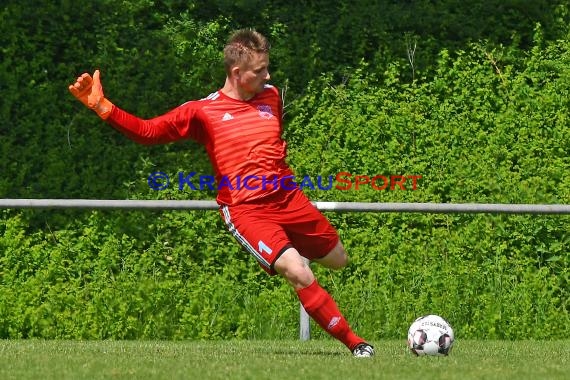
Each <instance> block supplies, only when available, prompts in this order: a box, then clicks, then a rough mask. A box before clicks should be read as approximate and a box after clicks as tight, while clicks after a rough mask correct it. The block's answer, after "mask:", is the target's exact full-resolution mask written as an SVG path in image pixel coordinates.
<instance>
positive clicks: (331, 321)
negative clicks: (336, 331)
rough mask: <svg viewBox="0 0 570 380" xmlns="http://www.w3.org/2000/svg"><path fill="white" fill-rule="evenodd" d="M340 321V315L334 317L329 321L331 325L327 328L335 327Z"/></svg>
mask: <svg viewBox="0 0 570 380" xmlns="http://www.w3.org/2000/svg"><path fill="white" fill-rule="evenodd" d="M339 321H340V317H332V319H331V320H330V322H329V325H328V326H327V330H330V329H332V328H333V327H335V326H336V325H337V324H338V322H339Z"/></svg>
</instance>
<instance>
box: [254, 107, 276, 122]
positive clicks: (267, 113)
mask: <svg viewBox="0 0 570 380" xmlns="http://www.w3.org/2000/svg"><path fill="white" fill-rule="evenodd" d="M257 110H258V111H259V117H261V118H263V119H271V118H272V117H273V111H272V110H271V106H269V105H267V104H260V105H258V106H257Z"/></svg>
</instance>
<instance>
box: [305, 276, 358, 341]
mask: <svg viewBox="0 0 570 380" xmlns="http://www.w3.org/2000/svg"><path fill="white" fill-rule="evenodd" d="M297 295H298V296H299V300H300V301H301V304H302V305H303V307H304V308H305V310H306V311H307V314H309V315H310V316H311V318H313V319H314V320H315V322H317V323H318V324H319V326H321V327H322V328H323V329H324V330H325V331H326V332H327V333H329V334H330V335H332V336H333V337H335V338H336V339H338V340H340V341H341V342H342V343H344V344H345V346H347V347H348V348H349V349H350V350H351V351H352V349H354V347H356V345H357V344H358V343H362V342H364V339H362V338H360V337H359V336H357V335H356V334H355V333H354V332H353V331H352V330H351V329H350V326H349V325H348V322H347V321H346V319H344V317H343V315H342V314H341V313H340V311H339V310H338V306H337V305H336V302H335V301H334V300H333V299H332V297H331V296H330V294H329V293H327V291H326V290H324V289H323V288H321V286H320V285H319V284H318V283H317V280H315V281H313V283H311V285H309V286H307V287H306V288H303V289H299V290H297Z"/></svg>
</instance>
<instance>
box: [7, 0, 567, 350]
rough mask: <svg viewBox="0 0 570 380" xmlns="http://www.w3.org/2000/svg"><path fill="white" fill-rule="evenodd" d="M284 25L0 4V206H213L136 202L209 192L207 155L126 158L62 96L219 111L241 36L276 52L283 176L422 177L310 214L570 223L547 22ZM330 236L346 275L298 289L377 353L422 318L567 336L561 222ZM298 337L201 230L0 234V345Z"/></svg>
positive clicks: (153, 224)
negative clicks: (161, 185)
mask: <svg viewBox="0 0 570 380" xmlns="http://www.w3.org/2000/svg"><path fill="white" fill-rule="evenodd" d="M281 3H282V2H264V3H263V4H264V5H265V7H258V6H255V5H256V4H257V3H256V2H253V3H251V4H250V3H248V4H250V5H248V4H245V3H244V4H243V5H240V3H237V4H236V3H235V2H226V1H207V2H194V3H193V4H194V6H189V5H187V2H183V1H162V2H160V1H159V2H156V1H155V2H151V1H146V0H137V1H128V2H122V3H121V4H120V6H119V5H117V2H114V1H99V2H84V1H77V2H72V1H61V2H59V3H57V4H47V3H46V4H43V5H41V6H38V5H37V4H35V2H34V4H32V2H30V1H24V2H21V1H20V2H17V3H16V2H15V1H11V2H9V3H8V4H7V5H6V7H4V8H3V10H2V11H0V31H1V32H2V33H0V46H2V49H1V50H0V54H1V56H2V60H0V89H1V90H2V95H3V99H2V102H0V120H2V121H1V122H0V123H1V124H0V133H1V136H2V139H1V141H0V152H1V154H2V157H3V158H4V159H3V160H1V161H0V172H1V173H2V177H1V178H0V194H1V196H2V197H3V198H25V197H30V198H104V199H126V198H128V199H213V197H214V194H213V193H211V192H200V191H198V192H191V191H189V190H187V191H178V190H177V189H169V190H166V191H162V192H156V191H152V190H150V189H149V188H148V185H147V183H146V178H147V176H148V175H149V174H150V173H152V172H154V171H156V170H161V171H164V172H167V173H168V174H170V175H175V174H176V173H177V172H178V171H185V172H189V171H196V172H199V173H204V174H208V173H211V172H212V169H211V165H210V164H209V162H208V161H207V158H206V155H205V152H204V149H203V148H202V147H199V146H197V145H196V144H194V143H192V142H183V143H177V144H172V145H168V146H156V147H143V146H138V145H136V144H134V143H132V142H130V141H129V140H127V139H126V138H124V137H123V136H121V135H119V134H118V133H116V132H115V131H113V130H112V129H111V128H110V127H108V126H107V125H105V124H104V123H102V122H101V121H100V120H98V119H97V118H96V116H94V115H93V114H92V113H90V112H89V111H87V110H85V109H83V108H82V106H81V105H80V104H78V102H76V101H75V100H74V99H73V98H72V97H71V96H70V95H69V94H68V92H67V85H68V84H69V83H70V82H71V81H72V80H73V78H74V77H75V76H76V75H78V74H79V73H81V72H83V71H85V70H89V71H92V70H93V69H94V68H100V69H101V70H102V73H103V74H102V75H103V77H102V79H103V84H104V86H105V92H106V94H107V96H109V98H110V99H111V100H112V101H114V102H116V103H117V104H118V105H120V106H121V107H122V108H125V109H127V110H129V111H131V112H133V113H136V114H138V115H141V116H143V117H151V116H154V115H156V114H159V113H162V112H165V111H167V110H168V109H170V108H172V107H174V106H176V105H178V104H180V103H182V102H184V101H186V100H188V99H192V98H197V97H200V96H204V95H206V94H207V93H208V92H209V91H211V90H213V89H215V88H217V87H218V86H219V85H220V84H221V81H222V80H223V72H221V70H212V67H217V66H216V65H217V62H218V61H219V59H220V55H219V52H220V48H221V46H223V43H224V40H225V38H226V36H227V33H228V32H229V31H230V30H232V29H234V28H236V27H243V26H254V27H257V28H259V29H260V30H262V31H263V32H264V33H266V34H268V35H269V36H270V37H271V38H272V42H275V43H274V48H273V53H274V54H273V56H272V70H273V78H274V83H275V84H277V85H278V86H281V87H286V88H287V90H288V91H287V96H286V97H285V102H286V106H287V107H286V117H285V119H286V120H285V137H286V139H287V140H288V144H289V145H288V146H289V154H290V163H291V165H292V166H293V168H294V169H295V172H296V173H297V174H298V175H299V176H305V175H307V176H309V177H310V178H313V179H315V178H317V176H325V177H326V176H328V175H333V176H335V175H336V174H337V173H339V172H349V173H352V174H354V175H369V176H371V177H372V176H375V175H387V176H390V175H420V176H421V179H419V180H418V183H417V189H416V190H410V189H409V188H408V190H398V189H395V190H389V189H388V190H384V191H378V190H374V189H373V188H372V187H370V186H363V187H362V188H361V189H359V190H358V191H356V190H354V189H352V190H347V191H341V190H337V189H333V190H330V191H323V190H319V189H315V190H310V189H305V190H306V192H307V194H309V195H310V197H311V198H312V199H314V200H323V201H333V200H335V201H372V202H485V203H496V202H497V203H562V204H568V203H569V201H570V181H569V180H568V175H567V174H568V172H569V169H570V162H569V158H568V152H570V145H569V144H570V132H569V131H570V125H569V124H570V123H569V117H568V115H569V111H570V100H569V99H570V96H569V95H570V90H569V89H570V69H569V68H570V49H569V48H570V44H569V43H568V37H569V36H570V35H569V32H570V31H569V30H568V27H567V25H568V24H569V22H568V21H569V19H568V18H569V13H568V7H567V5H566V4H565V3H564V2H562V1H561V2H546V1H539V2H535V3H536V4H535V5H534V6H532V7H530V8H528V9H526V8H525V9H520V8H518V7H517V6H516V5H517V2H512V4H511V3H509V2H506V3H505V2H497V4H495V5H496V7H503V8H504V7H510V8H509V9H510V11H509V12H506V11H505V12H503V13H500V12H493V17H495V18H496V22H494V23H493V25H494V27H493V28H490V27H486V26H484V25H483V26H482V27H480V28H477V27H474V25H473V20H481V19H485V17H483V16H485V15H486V14H487V12H488V10H489V9H495V8H496V7H495V8H493V7H482V6H481V5H482V4H483V3H484V2H480V4H479V2H475V3H473V2H470V3H469V4H466V5H463V3H461V4H460V2H457V1H452V0H449V1H446V2H444V3H443V4H442V6H441V7H439V8H438V9H434V8H433V7H431V6H430V2H424V1H417V2H405V3H402V2H397V3H395V2H385V4H384V3H383V4H378V3H375V2H368V1H356V2H350V4H349V3H348V2H338V3H337V7H336V8H335V7H324V8H323V4H319V2H312V3H311V4H309V5H299V4H295V3H292V4H291V5H287V4H281ZM373 3H374V4H373ZM499 3H500V4H499ZM258 5H259V4H258ZM349 5H350V7H349ZM246 8H247V9H246ZM497 9H498V8H497ZM541 9H542V10H544V11H541ZM349 10H350V11H349ZM380 10H382V11H380ZM246 11H247V12H246ZM245 14H247V15H249V16H251V17H247V19H244V15H245ZM418 14H421V15H423V17H415V16H414V15H418ZM252 19H253V20H256V21H255V23H258V24H255V25H252V24H251V23H250V20H252ZM331 25H337V26H338V28H333V29H331ZM457 25H465V28H463V29H461V33H454V31H455V30H458V26H457ZM331 30H333V31H332V32H331ZM490 31H495V32H496V33H495V34H493V33H491V32H490ZM349 36H350V37H349ZM414 44H416V46H417V50H416V52H415V55H414V59H413V60H411V61H409V60H408V57H407V52H410V53H411V50H410V49H412V48H413V45H414ZM220 68H221V66H220ZM327 215H328V216H329V217H330V219H331V220H332V222H333V223H334V225H335V226H336V227H337V228H338V230H339V233H340V234H341V237H342V240H343V242H344V244H345V246H346V248H347V250H348V251H349V253H350V255H351V257H352V263H351V265H349V267H347V268H346V269H345V270H343V271H339V272H330V271H327V270H324V269H322V268H319V267H315V268H314V270H315V272H316V273H317V276H318V277H319V279H320V282H321V283H322V284H323V285H324V286H325V287H326V288H327V289H329V290H330V291H331V293H332V294H333V295H334V296H335V298H336V299H337V300H338V303H339V304H340V306H341V308H342V309H343V310H344V311H345V314H346V316H347V317H348V319H349V320H350V322H351V323H352V324H353V326H354V327H355V328H356V330H357V331H358V333H360V334H362V335H364V336H366V337H369V338H370V339H380V338H402V337H403V336H404V335H405V332H406V330H407V327H408V325H409V323H410V322H411V321H412V320H413V319H414V318H415V317H417V316H418V315H420V314H424V313H437V314H441V315H443V316H445V317H447V318H448V319H449V320H450V321H451V323H452V324H453V326H454V327H455V329H456V333H457V335H458V337H460V338H463V337H465V338H493V339H495V338H497V339H529V338H533V339H556V338H563V337H566V336H568V333H569V332H570V318H569V316H568V299H569V298H570V297H569V296H570V294H569V292H568V289H570V285H569V271H568V268H569V267H570V262H569V261H570V260H569V252H568V247H570V235H569V233H568V231H569V230H570V228H569V222H570V220H569V217H568V216H536V215H534V216H528V215H469V214H454V215H441V214H407V213H400V214H396V213H394V214H378V213H377V214H366V213H332V212H329V213H327ZM297 323H298V303H297V301H296V297H295V295H294V293H293V292H292V290H291V289H290V288H289V287H288V286H287V285H286V284H284V282H283V281H282V280H281V279H279V278H275V277H269V276H267V275H266V274H265V273H264V272H263V271H262V270H261V269H260V268H259V267H258V266H257V264H256V263H255V261H254V259H253V258H252V257H250V256H249V255H247V254H246V253H245V252H244V251H243V250H242V249H241V248H240V247H239V246H238V245H237V244H236V243H235V241H234V240H233V238H232V237H231V235H230V234H229V233H228V232H226V231H225V226H224V224H223V222H222V220H221V218H220V217H219V215H217V213H216V212H210V211H189V212H180V211H172V212H156V211H144V212H143V211H140V212H135V211H69V210H68V211H64V210H2V211H1V215H0V338H20V337H24V338H28V337H41V338H66V339H109V338H112V339H136V338H148V339H151V338H152V339H228V338H288V339H291V338H295V337H296V336H297V334H298V332H297ZM313 331H314V332H313V334H314V336H316V337H320V336H323V335H324V333H323V332H321V331H320V330H318V329H314V330H313Z"/></svg>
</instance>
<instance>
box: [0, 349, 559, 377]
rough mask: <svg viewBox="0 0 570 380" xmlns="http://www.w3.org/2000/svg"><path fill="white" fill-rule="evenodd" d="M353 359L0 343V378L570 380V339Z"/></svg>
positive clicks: (333, 354)
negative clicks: (440, 354) (430, 354)
mask: <svg viewBox="0 0 570 380" xmlns="http://www.w3.org/2000/svg"><path fill="white" fill-rule="evenodd" d="M372 343H373V344H374V346H375V348H376V351H377V355H376V356H375V357H374V358H372V359H356V358H353V357H352V356H351V355H350V353H349V351H348V350H347V349H345V348H344V347H343V346H342V345H340V344H339V343H338V342H336V341H333V340H311V341H308V342H300V341H243V340H239V341H204V342H197V341H174V342H172V341H61V340H50V341H44V340H4V341H0V379H3V380H8V379H18V380H23V379H145V380H150V379H226V380H227V379H271V380H279V379H335V380H336V379H338V380H340V379H422V380H425V379H500V380H506V379H517V380H521V379H533V380H534V379H567V378H568V374H569V373H570V363H569V357H570V340H566V341H522V342H512V341H508V342H507V341H467V340H465V341H463V340H458V341H456V344H455V346H454V348H453V350H452V352H451V354H450V355H449V356H448V357H419V358H418V357H415V356H413V355H411V354H410V353H409V352H408V350H407V348H406V346H405V342H404V341H378V342H372Z"/></svg>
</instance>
